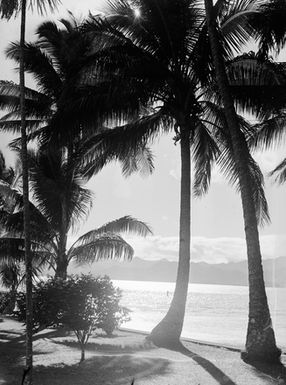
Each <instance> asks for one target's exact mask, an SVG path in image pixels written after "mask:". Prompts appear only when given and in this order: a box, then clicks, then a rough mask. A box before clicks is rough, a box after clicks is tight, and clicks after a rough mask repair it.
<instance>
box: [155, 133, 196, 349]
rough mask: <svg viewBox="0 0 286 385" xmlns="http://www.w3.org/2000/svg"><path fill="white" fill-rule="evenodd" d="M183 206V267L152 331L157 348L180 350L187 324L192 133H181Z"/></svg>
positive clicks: (181, 237)
mask: <svg viewBox="0 0 286 385" xmlns="http://www.w3.org/2000/svg"><path fill="white" fill-rule="evenodd" d="M180 146H181V206H180V241H179V264H178V271H177V279H176V287H175V292H174V296H173V299H172V302H171V305H170V308H169V310H168V312H167V314H166V315H165V317H164V318H163V319H162V321H161V322H160V323H159V324H158V325H157V326H156V327H155V328H154V329H153V330H152V332H151V334H150V336H149V339H150V340H151V341H153V342H154V343H155V344H156V345H157V346H164V347H170V348H176V347H177V346H178V345H179V343H180V336H181V332H182V328H183V323H184V316H185V308H186V301H187V294H188V284H189V272H190V237H191V234H190V209H191V187H190V183H191V158H190V130H189V128H188V127H185V128H184V129H182V130H181V140H180Z"/></svg>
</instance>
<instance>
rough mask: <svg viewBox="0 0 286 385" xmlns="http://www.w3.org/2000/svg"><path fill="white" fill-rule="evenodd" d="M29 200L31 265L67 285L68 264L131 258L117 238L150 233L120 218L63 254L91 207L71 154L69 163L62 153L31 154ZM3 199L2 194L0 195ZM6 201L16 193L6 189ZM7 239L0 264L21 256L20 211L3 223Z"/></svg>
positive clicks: (0, 250)
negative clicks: (40, 266) (39, 266)
mask: <svg viewBox="0 0 286 385" xmlns="http://www.w3.org/2000/svg"><path fill="white" fill-rule="evenodd" d="M29 160H30V181H31V192H32V198H33V201H34V202H35V205H34V204H32V203H31V202H30V211H31V239H32V241H31V245H32V251H33V255H34V259H35V260H38V261H42V263H47V264H48V265H49V267H51V268H52V269H54V271H55V276H56V277H57V278H61V279H66V276H67V267H68V264H69V263H70V261H71V260H76V261H77V262H78V263H80V262H81V263H83V262H92V261H96V260H99V259H108V258H126V259H129V260H130V259H131V258H132V257H133V253H134V251H133V249H132V247H131V246H130V245H129V244H128V243H127V242H126V241H124V239H123V238H122V237H121V236H120V235H119V234H120V233H122V232H125V233H126V232H131V233H135V234H137V235H141V236H146V235H148V234H151V230H150V228H149V227H148V226H147V225H146V224H145V223H144V222H141V221H138V220H136V219H134V218H132V217H130V216H125V217H122V218H119V219H117V220H114V221H112V222H109V223H107V224H105V225H104V226H101V227H100V228H98V229H94V230H91V231H89V232H88V233H86V234H84V235H82V236H81V237H79V239H78V240H77V241H76V242H74V243H73V245H72V246H71V247H70V248H69V249H68V250H67V241H68V234H69V233H70V232H71V231H72V230H76V228H77V225H78V223H79V222H80V220H82V219H84V218H86V216H87V214H88V211H89V209H90V207H91V205H92V194H91V192H90V191H89V190H88V189H86V188H84V187H83V184H84V183H85V182H86V178H85V177H84V174H83V173H82V171H83V168H82V165H81V163H80V162H79V160H78V159H77V158H76V154H75V153H74V156H73V160H72V161H71V160H70V159H69V158H67V157H66V151H65V149H63V150H62V151H61V152H59V151H58V150H57V152H49V153H48V152H42V151H40V152H38V153H32V152H31V153H30V157H29ZM0 193H1V188H0ZM4 193H5V194H6V195H7V191H6V190H5V192H4ZM11 195H13V196H18V198H19V200H20V198H21V193H20V192H16V191H15V190H12V189H11ZM3 226H4V227H5V229H6V231H7V233H6V234H4V235H3V236H2V237H1V238H0V259H2V260H7V259H8V258H10V259H11V258H12V259H13V258H14V259H15V258H19V256H21V255H22V253H23V246H24V245H23V238H22V236H23V206H20V207H19V208H18V209H16V210H15V211H14V212H13V213H10V214H8V215H7V216H6V217H4V218H3Z"/></svg>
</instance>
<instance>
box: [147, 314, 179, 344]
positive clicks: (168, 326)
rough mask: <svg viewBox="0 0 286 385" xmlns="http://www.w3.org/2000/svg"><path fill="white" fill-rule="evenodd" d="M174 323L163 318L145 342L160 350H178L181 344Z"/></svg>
mask: <svg viewBox="0 0 286 385" xmlns="http://www.w3.org/2000/svg"><path fill="white" fill-rule="evenodd" d="M180 334H181V333H179V334H178V329H177V326H176V323H175V322H172V321H170V320H168V319H166V318H164V319H163V320H162V321H161V322H160V323H159V324H158V325H157V326H156V327H155V328H154V329H153V330H152V331H151V333H150V334H149V335H148V336H147V338H146V339H147V340H148V341H151V342H153V344H154V345H156V346H158V347H160V348H167V349H172V350H178V349H180V348H181V346H182V344H181V341H180Z"/></svg>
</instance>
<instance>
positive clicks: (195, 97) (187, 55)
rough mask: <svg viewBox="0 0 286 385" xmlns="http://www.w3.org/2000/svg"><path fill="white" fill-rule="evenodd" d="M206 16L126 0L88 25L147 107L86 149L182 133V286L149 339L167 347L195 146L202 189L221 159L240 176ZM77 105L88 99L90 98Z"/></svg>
mask: <svg viewBox="0 0 286 385" xmlns="http://www.w3.org/2000/svg"><path fill="white" fill-rule="evenodd" d="M204 17H205V14H204V12H203V10H202V9H201V8H200V6H199V3H198V2H196V1H190V0H184V1H175V0H173V1H165V0H160V1H156V2H153V1H151V0H150V1H149V0H141V1H134V2H129V1H128V2H127V1H123V0H122V1H119V2H116V3H115V2H110V8H109V10H108V11H107V13H106V17H105V18H98V17H94V18H91V19H90V20H89V21H88V23H86V25H85V28H84V31H85V32H86V33H88V34H89V35H90V34H92V33H93V34H94V36H95V38H96V42H97V45H96V47H97V52H98V58H97V61H96V64H97V67H96V68H97V70H98V71H100V70H101V71H102V73H103V75H104V76H106V77H107V74H110V81H111V82H112V83H111V84H112V85H113V90H116V88H117V87H118V88H119V89H120V88H122V85H123V84H124V83H125V84H128V86H127V87H126V88H127V89H128V90H130V92H131V93H132V96H133V98H136V97H137V98H138V99H139V100H140V102H141V104H142V105H144V106H145V108H146V110H145V114H143V116H142V117H141V118H140V119H138V120H136V121H131V122H129V123H128V124H125V125H122V126H119V127H116V128H114V129H113V130H112V131H110V132H108V133H102V135H100V134H99V135H98V136H97V137H96V138H93V139H91V140H90V141H87V147H88V146H89V147H90V148H92V145H95V146H96V148H97V150H98V151H99V149H100V148H102V152H105V151H110V152H111V153H116V154H120V153H121V152H123V153H124V149H125V147H126V146H128V147H129V148H132V147H133V148H137V147H140V145H142V143H144V144H146V142H147V141H148V140H151V141H152V139H154V138H156V137H157V136H159V135H160V134H161V133H164V132H170V131H171V130H174V132H175V138H174V139H175V143H177V142H178V143H180V152H181V207H180V242H179V265H178V272H177V280H176V288H175V292H174V297H173V299H172V302H171V305H170V308H169V310H168V313H167V314H166V316H165V317H164V318H163V320H162V321H161V322H160V323H159V324H158V325H157V326H156V327H155V329H153V331H152V332H151V336H150V338H151V339H152V340H153V341H154V342H155V343H156V344H157V345H161V346H175V345H177V344H178V343H179V338H180V334H181V330H182V326H183V320H184V312H185V303H186V297H187V290H188V282H189V266H190V170H191V152H190V149H192V150H193V151H192V155H193V159H194V168H195V170H196V175H195V182H194V188H195V191H196V192H200V193H201V192H205V191H206V190H207V188H208V185H209V181H210V174H211V167H212V165H213V163H214V162H215V161H216V160H217V161H218V163H219V165H220V166H221V168H222V170H223V171H224V172H225V173H226V174H227V175H228V176H229V175H230V174H232V181H234V180H236V176H237V175H236V173H235V170H234V168H233V166H232V164H233V158H232V150H231V147H230V146H229V139H228V135H227V131H226V127H225V119H224V115H223V111H222V109H221V108H220V105H219V104H217V103H216V102H217V101H218V98H217V97H216V92H215V91H216V90H215V88H213V87H209V84H210V80H211V73H210V72H209V71H208V66H207V61H205V60H204V59H205V56H204V54H205V51H204V49H203V48H202V47H203V43H205V42H206V29H205V28H202V27H203V26H204V20H205V19H204ZM230 18H231V15H229V19H230ZM231 28H232V26H231ZM231 28H230V29H231ZM206 58H207V59H208V58H209V56H208V55H207V56H206ZM202 62H204V65H202ZM98 73H100V72H98ZM115 76H116V80H115V81H114V77H115ZM91 81H92V80H90V82H91ZM95 81H96V80H95ZM138 90H140V91H141V93H140V92H139V91H138ZM114 92H115V91H114ZM77 102H78V103H77V104H81V103H82V104H84V102H85V97H84V95H82V96H81V98H79V99H78V100H77ZM73 106H74V107H75V108H74V110H73V112H72V115H71V116H70V118H71V119H73V114H75V115H76V114H77V109H76V105H75V103H74V104H73ZM150 106H151V107H152V108H150ZM240 122H241V132H244V134H247V132H248V131H249V126H248V125H247V124H246V122H245V121H244V120H243V119H242V118H241V119H240ZM249 167H250V168H251V169H252V181H251V183H252V184H253V185H255V186H256V188H257V191H258V194H256V196H255V199H256V212H257V213H258V212H259V211H260V214H261V216H262V218H263V219H266V220H267V204H266V200H265V197H264V192H263V188H262V175H261V173H260V170H259V168H258V167H257V165H256V164H255V162H254V161H252V162H251V164H250V166H249Z"/></svg>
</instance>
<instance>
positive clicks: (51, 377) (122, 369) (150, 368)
mask: <svg viewBox="0 0 286 385" xmlns="http://www.w3.org/2000/svg"><path fill="white" fill-rule="evenodd" d="M168 365H169V361H168V360H164V359H154V358H146V357H134V356H130V355H120V356H97V357H92V358H89V359H87V360H85V361H84V362H83V363H81V364H80V365H79V364H77V365H71V366H67V365H62V366H48V367H44V366H37V367H36V368H35V370H34V379H35V381H34V383H35V384H41V385H51V384H53V385H70V384H76V385H96V384H100V385H129V384H131V381H132V379H133V378H134V379H135V384H136V381H137V380H139V379H140V378H144V379H146V378H151V377H152V376H154V375H164V374H166V373H167V367H168Z"/></svg>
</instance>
